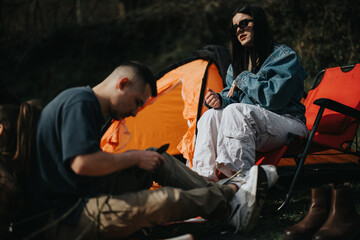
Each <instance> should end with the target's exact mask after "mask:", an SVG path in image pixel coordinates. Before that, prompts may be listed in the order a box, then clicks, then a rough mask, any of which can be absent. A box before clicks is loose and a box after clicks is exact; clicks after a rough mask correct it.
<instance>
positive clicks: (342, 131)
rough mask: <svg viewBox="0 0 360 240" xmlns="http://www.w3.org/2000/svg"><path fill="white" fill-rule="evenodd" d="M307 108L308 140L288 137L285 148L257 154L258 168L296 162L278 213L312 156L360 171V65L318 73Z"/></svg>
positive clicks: (307, 100) (292, 136) (310, 92)
mask: <svg viewBox="0 0 360 240" xmlns="http://www.w3.org/2000/svg"><path fill="white" fill-rule="evenodd" d="M304 105H305V107H306V113H305V116H306V119H307V124H306V125H307V127H308V129H309V130H310V135H309V137H308V138H307V139H304V138H300V137H294V135H292V134H289V141H288V142H287V144H286V145H285V146H283V147H282V148H280V149H275V150H273V151H271V152H267V153H258V156H257V163H256V164H273V165H275V166H278V164H279V162H280V161H281V160H282V158H284V157H290V158H292V159H295V161H296V159H297V161H296V165H297V166H296V172H295V175H294V178H293V181H292V183H291V186H290V188H289V191H288V193H287V195H286V199H285V201H284V202H283V204H282V205H281V206H280V207H279V209H278V210H280V209H281V208H282V207H283V206H285V205H286V204H287V203H288V202H289V200H290V196H291V193H292V191H293V188H294V186H295V184H296V182H297V180H298V177H299V175H300V173H301V172H302V169H303V166H304V164H305V162H306V160H307V159H310V158H311V157H313V156H315V157H316V156H322V157H324V156H326V157H327V158H336V161H335V162H337V163H341V162H342V161H343V160H344V159H345V160H346V161H347V162H352V163H353V165H351V168H350V169H348V170H352V171H359V170H360V164H359V163H360V147H359V144H358V139H357V130H358V126H359V122H360V64H356V65H351V66H344V67H334V68H327V69H325V70H322V71H321V72H319V74H318V75H317V76H316V78H315V80H314V83H313V86H312V88H311V90H310V91H309V93H308V95H307V97H306V99H305V102H304ZM294 139H296V140H294ZM359 172H360V171H359Z"/></svg>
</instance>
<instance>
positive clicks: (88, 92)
mask: <svg viewBox="0 0 360 240" xmlns="http://www.w3.org/2000/svg"><path fill="white" fill-rule="evenodd" d="M56 98H63V99H64V100H68V101H74V100H75V101H76V100H80V99H81V100H82V99H83V100H85V99H89V100H95V99H96V97H95V94H94V92H93V91H92V89H91V88H90V87H88V86H87V87H74V88H69V89H67V90H65V91H63V92H62V93H60V94H59V95H58V96H57V97H56Z"/></svg>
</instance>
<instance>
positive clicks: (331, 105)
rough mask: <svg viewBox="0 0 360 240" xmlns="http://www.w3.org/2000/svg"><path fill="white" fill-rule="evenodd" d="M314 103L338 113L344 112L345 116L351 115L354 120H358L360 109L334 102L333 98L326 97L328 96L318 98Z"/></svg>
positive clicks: (359, 118)
mask: <svg viewBox="0 0 360 240" xmlns="http://www.w3.org/2000/svg"><path fill="white" fill-rule="evenodd" d="M314 104H316V105H318V106H320V107H324V108H327V109H330V110H333V111H335V112H338V113H342V114H345V115H347V116H350V117H353V118H355V119H356V120H358V121H360V111H359V110H357V109H355V108H352V107H349V106H346V105H344V104H342V103H339V102H336V101H334V100H331V99H328V98H319V99H316V100H315V101H314Z"/></svg>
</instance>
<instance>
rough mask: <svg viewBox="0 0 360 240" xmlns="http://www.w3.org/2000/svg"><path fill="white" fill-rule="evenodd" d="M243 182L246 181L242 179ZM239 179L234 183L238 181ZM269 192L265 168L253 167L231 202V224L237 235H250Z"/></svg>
mask: <svg viewBox="0 0 360 240" xmlns="http://www.w3.org/2000/svg"><path fill="white" fill-rule="evenodd" d="M241 178H242V179H241V181H244V179H243V177H241ZM236 180H237V177H235V178H233V179H232V180H231V181H230V182H229V183H232V181H236ZM267 191H268V177H267V173H266V172H265V170H264V168H262V167H260V166H257V165H255V166H253V167H252V168H251V169H250V171H249V173H248V174H247V175H246V177H245V182H244V183H243V184H242V185H241V187H240V188H239V190H238V191H237V192H236V193H235V195H234V198H233V199H232V200H231V201H230V203H229V204H230V207H231V213H230V216H229V222H230V224H231V225H233V226H234V227H235V233H238V232H242V233H249V232H250V231H251V230H252V229H253V228H254V227H255V224H256V222H257V220H258V218H259V216H260V213H261V209H262V207H263V205H264V200H265V197H266V195H267Z"/></svg>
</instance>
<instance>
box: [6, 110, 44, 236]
mask: <svg viewBox="0 0 360 240" xmlns="http://www.w3.org/2000/svg"><path fill="white" fill-rule="evenodd" d="M39 112H40V109H39V108H38V107H34V105H32V104H30V103H23V104H20V105H19V104H17V103H10V104H9V103H1V104H0V189H1V191H0V219H1V220H0V225H1V226H3V227H5V226H9V224H10V222H13V221H14V220H16V218H17V217H18V216H19V213H20V211H21V208H22V205H23V193H22V189H21V187H20V186H21V185H22V181H23V179H24V177H25V176H26V175H27V173H28V171H29V167H30V162H31V154H32V143H33V136H34V134H33V133H34V132H35V127H36V122H37V116H38V115H39ZM7 234H8V233H7V232H6V231H5V228H4V229H1V231H0V237H9V236H8V235H7Z"/></svg>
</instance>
